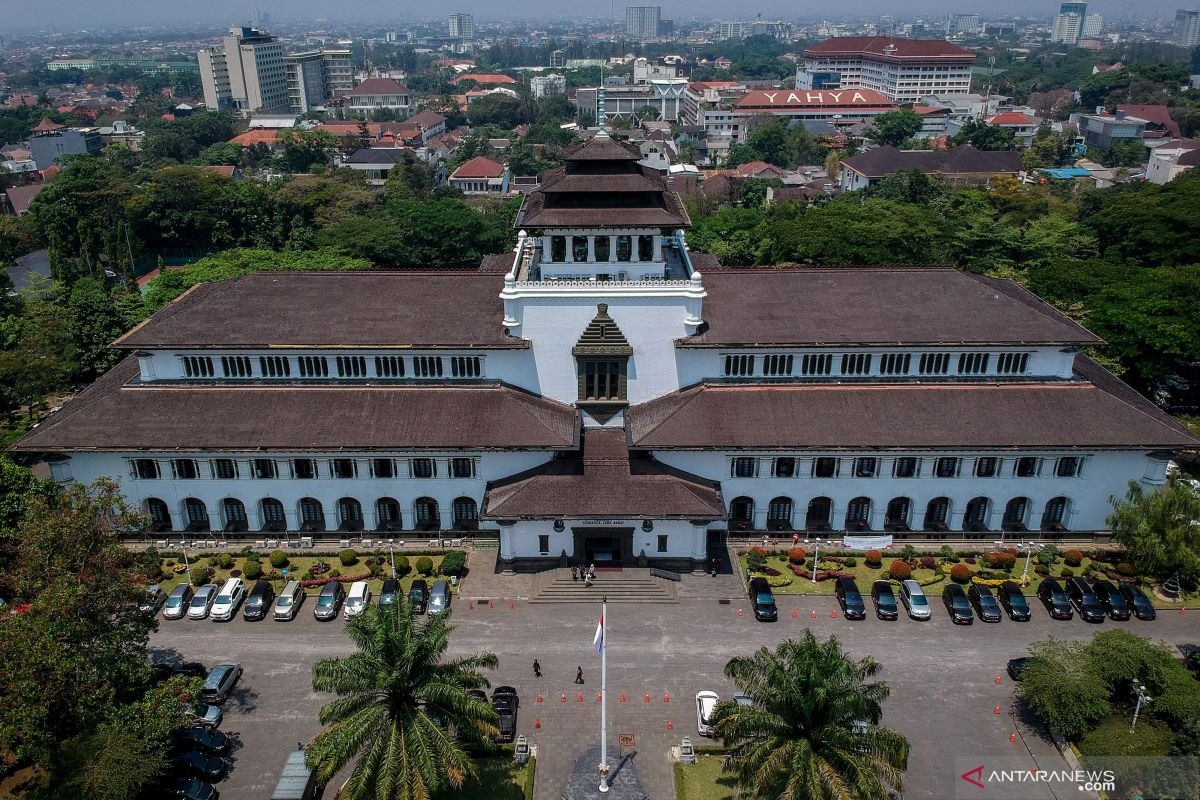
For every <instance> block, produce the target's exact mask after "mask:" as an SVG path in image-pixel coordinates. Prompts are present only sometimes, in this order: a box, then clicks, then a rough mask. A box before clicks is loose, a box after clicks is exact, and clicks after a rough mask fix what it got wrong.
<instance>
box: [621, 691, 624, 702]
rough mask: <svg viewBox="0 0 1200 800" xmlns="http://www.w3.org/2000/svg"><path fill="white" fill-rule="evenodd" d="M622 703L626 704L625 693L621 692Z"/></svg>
mask: <svg viewBox="0 0 1200 800" xmlns="http://www.w3.org/2000/svg"><path fill="white" fill-rule="evenodd" d="M621 702H622V703H624V702H625V693H624V692H621Z"/></svg>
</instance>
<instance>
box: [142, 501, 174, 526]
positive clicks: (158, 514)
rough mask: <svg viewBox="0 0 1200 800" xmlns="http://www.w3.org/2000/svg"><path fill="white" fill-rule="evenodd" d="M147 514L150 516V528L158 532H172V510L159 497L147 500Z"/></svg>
mask: <svg viewBox="0 0 1200 800" xmlns="http://www.w3.org/2000/svg"><path fill="white" fill-rule="evenodd" d="M146 513H147V514H149V515H150V527H151V528H153V529H154V530H156V531H169V530H171V509H169V508H167V504H166V503H164V502H163V501H162V500H159V499H158V498H157V497H150V498H147V499H146Z"/></svg>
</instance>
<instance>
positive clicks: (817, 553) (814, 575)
mask: <svg viewBox="0 0 1200 800" xmlns="http://www.w3.org/2000/svg"><path fill="white" fill-rule="evenodd" d="M820 560H821V537H820V536H818V537H817V546H816V547H815V548H814V549H813V568H812V582H813V583H816V582H817V562H818V561H820Z"/></svg>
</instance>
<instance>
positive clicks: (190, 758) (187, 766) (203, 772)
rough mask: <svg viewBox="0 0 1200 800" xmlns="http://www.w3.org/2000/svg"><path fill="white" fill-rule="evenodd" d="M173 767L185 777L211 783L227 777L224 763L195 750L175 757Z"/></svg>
mask: <svg viewBox="0 0 1200 800" xmlns="http://www.w3.org/2000/svg"><path fill="white" fill-rule="evenodd" d="M171 765H172V766H173V767H175V768H176V769H178V770H179V771H180V772H182V773H184V774H185V775H188V776H190V777H193V778H200V779H201V780H205V781H209V782H210V783H211V782H212V781H219V780H221V778H224V777H225V762H224V761H222V760H221V759H219V758H217V757H216V756H208V755H205V754H204V753H200V752H197V751H195V750H193V751H192V752H190V753H184V754H183V755H178V756H175V757H174V758H172V759H171Z"/></svg>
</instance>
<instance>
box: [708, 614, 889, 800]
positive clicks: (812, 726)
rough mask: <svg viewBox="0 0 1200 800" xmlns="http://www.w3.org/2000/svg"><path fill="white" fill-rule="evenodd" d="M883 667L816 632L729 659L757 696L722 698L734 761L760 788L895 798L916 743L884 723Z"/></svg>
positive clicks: (826, 799) (847, 799)
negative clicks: (743, 700) (745, 702)
mask: <svg viewBox="0 0 1200 800" xmlns="http://www.w3.org/2000/svg"><path fill="white" fill-rule="evenodd" d="M878 672H879V664H878V663H877V662H876V661H875V660H874V659H872V658H869V657H868V658H864V659H862V660H861V661H855V660H853V659H852V658H850V657H849V656H848V655H847V654H846V652H845V651H844V650H843V649H842V646H841V644H840V643H839V642H838V640H837V639H836V638H831V639H829V640H828V641H825V642H822V641H820V640H818V639H817V638H816V637H815V636H813V634H812V632H811V631H806V632H805V634H804V638H803V639H800V640H795V639H789V640H787V641H785V642H783V643H781V644H780V645H779V646H778V647H776V648H775V649H774V650H769V649H767V648H765V647H763V648H760V649H759V650H758V651H757V652H755V653H754V655H752V656H741V657H737V658H734V659H732V660H730V661H729V663H728V664H726V665H725V674H726V675H727V676H728V677H729V678H731V679H732V680H733V682H734V684H735V685H736V686H737V688H738V689H739V690H740V691H742V692H745V693H747V694H749V695H750V697H751V700H752V705H750V706H741V705H737V704H736V703H733V702H731V701H724V702H722V703H719V704H718V705H717V708H716V711H715V713H714V715H713V725H714V726H715V727H716V731H717V736H718V737H720V739H721V741H722V743H723V744H724V745H725V746H726V747H728V748H730V752H729V754H728V755H727V756H726V757H725V766H726V768H727V769H732V770H733V771H734V772H735V773H736V774H737V776H738V779H739V782H740V784H741V785H742V786H743V787H745V788H746V789H747V790H749V792H750V793H751V794H752V796H754V797H763V798H766V797H796V798H799V797H805V798H821V799H822V800H886V798H888V797H889V796H890V794H889V793H890V792H891V791H892V790H897V791H899V790H900V789H901V788H902V782H903V780H902V779H903V774H904V770H905V768H906V767H907V764H908V753H909V744H908V741H907V740H906V739H905V738H904V737H903V736H902V735H901V734H900V733H898V732H897V731H894V730H892V729H890V728H886V727H884V726H882V725H880V724H879V720H880V718H881V717H882V716H883V709H882V706H881V703H882V702H883V700H885V699H886V698H887V696H888V694H889V690H888V687H887V685H886V684H884V683H882V682H878V681H872V680H871V679H872V678H874V677H875V675H876V674H878ZM863 722H865V723H867V725H866V729H865V730H862V729H861V727H860V726H861V725H862V723H863Z"/></svg>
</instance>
